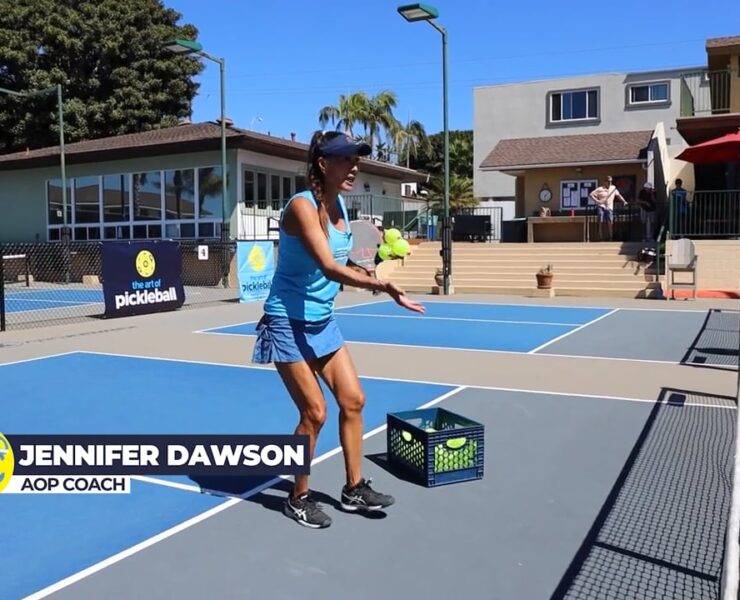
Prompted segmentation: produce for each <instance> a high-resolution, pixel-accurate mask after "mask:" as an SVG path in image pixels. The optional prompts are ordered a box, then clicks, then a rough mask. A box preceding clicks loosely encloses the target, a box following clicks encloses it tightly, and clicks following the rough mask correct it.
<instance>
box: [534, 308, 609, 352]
mask: <svg viewBox="0 0 740 600" xmlns="http://www.w3.org/2000/svg"><path fill="white" fill-rule="evenodd" d="M618 311H619V309H618V308H615V309H614V310H611V311H609V312H608V313H606V314H605V315H601V316H600V317H597V318H595V319H594V320H593V321H589V322H588V323H584V324H583V325H580V326H579V327H576V328H575V329H573V330H572V331H568V332H567V333H564V334H563V335H559V336H558V337H556V338H555V339H554V340H550V341H549V342H545V343H544V344H542V345H541V346H537V347H536V348H535V349H533V350H530V351H529V352H527V354H536V353H537V352H539V351H540V350H543V349H544V348H547V347H548V346H550V345H552V344H554V343H555V342H559V341H560V340H562V339H564V338H567V337H568V336H569V335H573V334H574V333H576V332H578V331H581V330H582V329H585V328H586V327H588V326H589V325H593V324H594V323H597V322H598V321H601V319H606V318H607V317H610V316H612V315H613V314H614V313H616V312H618Z"/></svg>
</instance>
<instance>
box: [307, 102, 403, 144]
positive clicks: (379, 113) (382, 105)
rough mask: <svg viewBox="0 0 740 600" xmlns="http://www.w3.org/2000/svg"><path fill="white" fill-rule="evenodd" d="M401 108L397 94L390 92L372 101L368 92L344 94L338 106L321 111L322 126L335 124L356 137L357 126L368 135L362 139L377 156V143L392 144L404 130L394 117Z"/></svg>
mask: <svg viewBox="0 0 740 600" xmlns="http://www.w3.org/2000/svg"><path fill="white" fill-rule="evenodd" d="M397 104H398V99H397V97H396V94H395V93H394V92H392V91H390V90H383V91H381V92H378V93H377V94H375V95H374V96H372V97H370V96H368V94H367V93H366V92H354V93H352V94H349V95H344V94H343V95H341V96H339V101H338V102H337V104H336V106H334V105H328V106H324V107H323V108H322V109H321V110H319V123H320V124H321V126H322V127H326V126H327V125H328V124H329V123H331V124H332V126H335V127H336V130H337V131H341V130H344V132H345V133H347V134H349V135H351V136H353V137H354V136H355V133H354V126H355V125H361V126H362V128H363V133H364V135H363V136H362V138H363V139H364V140H365V141H366V142H367V143H368V144H370V147H371V148H373V150H374V153H375V151H377V150H378V148H377V143H378V142H380V141H382V140H383V137H385V138H386V140H387V141H391V140H393V139H394V138H395V136H396V134H397V132H398V130H399V129H401V124H400V123H399V122H398V120H397V119H396V117H395V116H394V115H393V109H394V108H395V107H396V105H397ZM383 134H384V135H383Z"/></svg>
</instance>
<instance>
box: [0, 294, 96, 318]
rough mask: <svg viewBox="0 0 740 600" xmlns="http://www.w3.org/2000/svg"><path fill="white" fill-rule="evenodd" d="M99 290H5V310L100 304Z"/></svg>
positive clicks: (20, 310)
mask: <svg viewBox="0 0 740 600" xmlns="http://www.w3.org/2000/svg"><path fill="white" fill-rule="evenodd" d="M102 303H103V292H102V291H101V290H85V289H44V290H23V291H10V290H6V296H5V310H6V311H7V312H8V313H19V312H29V311H34V310H49V309H54V308H73V307H75V306H84V305H86V304H102Z"/></svg>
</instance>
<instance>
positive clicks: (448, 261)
mask: <svg viewBox="0 0 740 600" xmlns="http://www.w3.org/2000/svg"><path fill="white" fill-rule="evenodd" d="M398 12H399V14H400V15H401V16H402V17H403V18H404V19H406V20H407V21H409V22H410V23H414V22H416V21H426V22H427V23H429V24H430V25H431V26H432V27H434V28H435V29H436V30H437V31H439V33H441V34H442V109H443V115H444V154H445V166H444V187H445V189H444V218H443V220H442V252H441V254H442V273H443V278H444V286H443V287H444V294H445V295H448V294H449V293H450V286H451V280H452V230H451V227H450V225H451V224H450V134H449V128H448V114H447V113H448V110H447V105H448V102H447V30H446V29H444V28H443V27H440V26H439V25H437V24H436V23H435V22H434V19H436V18H437V17H438V16H439V11H438V10H437V9H436V8H434V7H433V6H430V5H428V4H406V5H404V6H399V7H398Z"/></svg>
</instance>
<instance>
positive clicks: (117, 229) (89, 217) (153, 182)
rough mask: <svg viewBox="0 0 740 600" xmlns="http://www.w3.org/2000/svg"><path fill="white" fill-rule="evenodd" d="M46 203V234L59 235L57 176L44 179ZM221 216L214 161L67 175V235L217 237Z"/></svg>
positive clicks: (84, 237) (92, 237)
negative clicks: (169, 167) (163, 168)
mask: <svg viewBox="0 0 740 600" xmlns="http://www.w3.org/2000/svg"><path fill="white" fill-rule="evenodd" d="M101 199H102V206H101ZM47 204H48V207H49V208H48V211H49V212H48V215H49V216H48V221H49V222H48V239H49V241H59V240H61V238H62V236H61V228H62V222H63V218H62V217H63V213H62V190H61V184H60V181H59V180H58V179H55V180H49V181H47ZM221 218H222V207H221V167H218V166H204V167H199V168H187V169H172V170H169V171H148V172H140V173H111V174H104V175H102V176H97V175H96V176H94V177H76V178H70V179H68V180H67V224H68V225H69V227H70V228H71V230H72V239H73V240H101V239H102V240H130V239H161V238H162V237H165V238H174V239H183V238H184V239H193V238H195V237H196V236H199V237H204V238H210V237H219V236H220V235H221Z"/></svg>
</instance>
